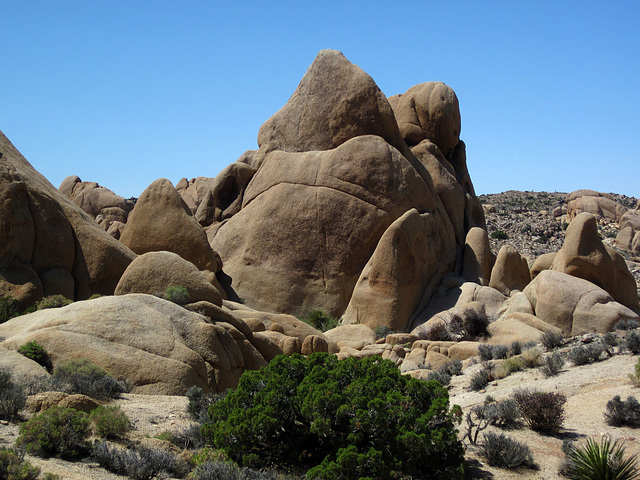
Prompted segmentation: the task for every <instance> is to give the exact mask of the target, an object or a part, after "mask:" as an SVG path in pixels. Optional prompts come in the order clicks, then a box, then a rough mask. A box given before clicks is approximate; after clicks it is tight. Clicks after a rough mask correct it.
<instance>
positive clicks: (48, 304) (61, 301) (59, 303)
mask: <svg viewBox="0 0 640 480" xmlns="http://www.w3.org/2000/svg"><path fill="white" fill-rule="evenodd" d="M72 303H73V301H71V300H69V299H68V298H67V297H65V296H64V295H49V296H48V297H44V298H43V299H42V300H40V301H39V302H38V310H44V309H46V308H60V307H66V306H67V305H71V304H72Z"/></svg>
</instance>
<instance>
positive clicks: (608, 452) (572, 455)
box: [561, 437, 640, 480]
mask: <svg viewBox="0 0 640 480" xmlns="http://www.w3.org/2000/svg"><path fill="white" fill-rule="evenodd" d="M637 464H638V461H637V457H636V455H633V456H631V457H628V458H625V456H624V446H623V444H622V443H619V442H618V441H617V440H616V441H615V442H613V443H612V442H611V439H610V438H607V437H602V439H601V440H600V443H597V442H596V441H595V440H593V439H591V438H589V439H587V443H586V445H583V446H578V447H575V446H570V447H569V448H568V452H567V454H566V460H565V463H564V465H563V466H562V470H561V473H562V474H563V475H565V476H566V477H569V478H571V479H575V480H583V479H600V478H602V479H611V480H632V479H637V478H639V477H640V474H639V473H638V470H637Z"/></svg>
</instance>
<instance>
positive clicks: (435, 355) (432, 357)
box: [424, 350, 451, 370]
mask: <svg viewBox="0 0 640 480" xmlns="http://www.w3.org/2000/svg"><path fill="white" fill-rule="evenodd" d="M450 361H451V359H450V358H449V357H448V356H447V355H444V354H442V353H439V352H436V351H434V350H430V351H428V352H427V356H426V358H425V360H424V363H425V364H426V365H428V366H429V368H430V369H431V370H438V369H439V368H440V367H442V366H443V365H446V364H447V363H449V362H450Z"/></svg>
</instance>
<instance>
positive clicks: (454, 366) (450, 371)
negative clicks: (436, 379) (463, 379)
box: [438, 360, 462, 377]
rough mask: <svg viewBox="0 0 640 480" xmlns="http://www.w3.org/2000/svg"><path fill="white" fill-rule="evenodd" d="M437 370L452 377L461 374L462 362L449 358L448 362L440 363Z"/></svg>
mask: <svg viewBox="0 0 640 480" xmlns="http://www.w3.org/2000/svg"><path fill="white" fill-rule="evenodd" d="M438 370H440V371H441V372H442V373H446V374H447V375H449V376H451V377H453V376H455V375H461V374H462V362H461V361H460V360H451V361H450V362H447V363H445V364H444V365H442V366H441V367H440V368H439V369H438Z"/></svg>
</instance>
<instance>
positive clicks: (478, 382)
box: [469, 368, 492, 391]
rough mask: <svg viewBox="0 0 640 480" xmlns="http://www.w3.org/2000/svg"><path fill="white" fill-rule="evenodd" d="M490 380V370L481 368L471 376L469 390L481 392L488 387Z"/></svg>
mask: <svg viewBox="0 0 640 480" xmlns="http://www.w3.org/2000/svg"><path fill="white" fill-rule="evenodd" d="M491 379H492V376H491V370H489V369H488V368H482V369H481V370H479V371H477V372H476V373H474V374H473V375H472V376H471V381H470V383H469V388H470V389H471V390H473V391H478V390H482V389H483V388H485V387H486V386H487V385H489V382H490V381H491Z"/></svg>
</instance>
